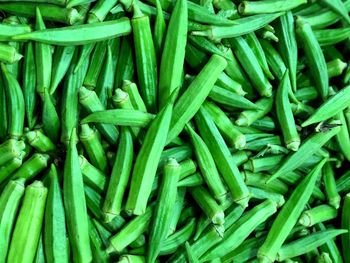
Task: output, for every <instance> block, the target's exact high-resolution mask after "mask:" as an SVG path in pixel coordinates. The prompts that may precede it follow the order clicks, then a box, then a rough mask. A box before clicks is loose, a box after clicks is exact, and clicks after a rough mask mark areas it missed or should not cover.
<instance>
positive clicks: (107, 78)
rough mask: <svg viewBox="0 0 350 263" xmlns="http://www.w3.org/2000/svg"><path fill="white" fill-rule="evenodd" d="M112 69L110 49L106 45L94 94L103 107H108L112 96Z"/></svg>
mask: <svg viewBox="0 0 350 263" xmlns="http://www.w3.org/2000/svg"><path fill="white" fill-rule="evenodd" d="M114 70H115V67H114V66H113V56H112V49H111V46H110V45H107V54H106V58H105V64H104V66H103V68H102V72H101V73H100V75H99V78H98V80H97V83H96V94H97V96H98V98H99V99H100V101H101V103H102V105H103V106H104V107H105V108H107V107H108V105H109V100H110V98H111V97H112V90H113V86H114Z"/></svg>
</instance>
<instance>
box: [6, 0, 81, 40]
mask: <svg viewBox="0 0 350 263" xmlns="http://www.w3.org/2000/svg"><path fill="white" fill-rule="evenodd" d="M2 2H3V1H2ZM37 7H39V8H40V11H41V13H42V16H43V18H44V19H45V20H50V21H55V22H61V23H65V24H68V25H73V24H75V23H76V22H79V21H81V19H82V17H81V16H80V14H79V13H78V11H77V10H76V9H74V8H65V7H62V6H57V5H52V4H47V3H35V2H32V3H31V2H28V1H27V2H24V3H21V2H17V1H16V2H15V3H14V2H10V3H1V4H0V10H3V11H5V12H9V13H11V14H14V15H17V16H23V17H35V9H36V8H37ZM29 32H30V31H29ZM29 32H28V33H29Z"/></svg>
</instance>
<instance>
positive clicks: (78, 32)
mask: <svg viewBox="0 0 350 263" xmlns="http://www.w3.org/2000/svg"><path fill="white" fill-rule="evenodd" d="M0 10H1V4H0ZM130 32H131V25H130V20H129V19H128V18H126V17H123V18H120V19H117V20H111V21H106V22H99V23H93V24H83V25H77V26H70V27H60V28H50V29H45V30H39V31H34V32H31V33H26V34H22V35H17V36H14V37H13V38H12V39H13V40H34V41H38V42H42V43H45V44H53V45H58V46H70V45H84V44H89V43H93V42H97V41H102V40H107V39H111V38H115V37H119V36H124V35H128V34H129V33H130Z"/></svg>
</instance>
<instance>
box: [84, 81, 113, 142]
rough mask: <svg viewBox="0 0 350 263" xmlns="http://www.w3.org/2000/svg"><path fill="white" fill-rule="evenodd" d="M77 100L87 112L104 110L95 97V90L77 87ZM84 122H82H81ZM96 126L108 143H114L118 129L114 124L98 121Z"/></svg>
mask: <svg viewBox="0 0 350 263" xmlns="http://www.w3.org/2000/svg"><path fill="white" fill-rule="evenodd" d="M79 102H80V104H81V105H82V106H83V107H84V108H85V110H86V111H87V112H88V113H95V112H96V113H97V114H98V112H101V111H103V110H105V108H104V107H103V105H102V103H101V101H100V100H99V98H98V97H97V94H96V92H94V91H92V90H88V89H87V88H85V87H83V86H82V87H80V89H79ZM83 123H84V122H83ZM96 128H97V129H98V130H99V131H100V133H101V135H102V136H103V137H105V139H107V140H108V141H109V142H110V143H112V144H115V143H116V142H117V138H118V134H119V133H118V130H117V128H116V127H115V126H114V125H111V124H103V123H101V124H100V123H98V124H97V125H96Z"/></svg>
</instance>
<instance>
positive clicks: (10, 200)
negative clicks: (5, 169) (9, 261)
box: [0, 179, 25, 262]
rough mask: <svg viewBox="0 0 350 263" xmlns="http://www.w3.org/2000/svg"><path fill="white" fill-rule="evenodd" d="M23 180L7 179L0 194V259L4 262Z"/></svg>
mask: <svg viewBox="0 0 350 263" xmlns="http://www.w3.org/2000/svg"><path fill="white" fill-rule="evenodd" d="M24 189H25V187H24V181H23V180H21V179H20V180H16V181H9V182H8V183H7V184H6V186H5V188H4V190H3V191H2V193H1V195H0V211H1V212H0V232H1V233H2V234H1V238H0V261H1V262H6V257H7V252H8V249H9V246H10V241H11V233H12V229H13V227H14V225H15V222H16V215H17V211H18V208H19V206H20V203H21V199H22V196H23V194H24Z"/></svg>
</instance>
